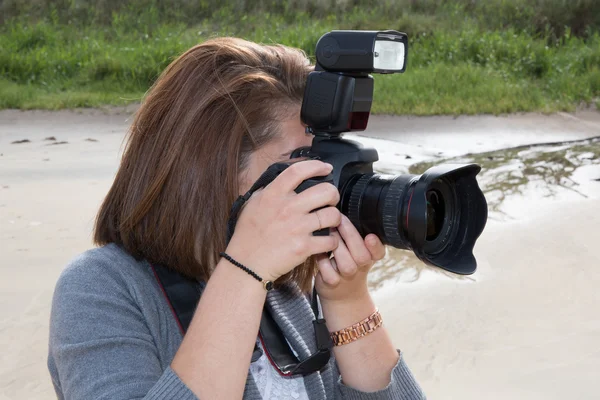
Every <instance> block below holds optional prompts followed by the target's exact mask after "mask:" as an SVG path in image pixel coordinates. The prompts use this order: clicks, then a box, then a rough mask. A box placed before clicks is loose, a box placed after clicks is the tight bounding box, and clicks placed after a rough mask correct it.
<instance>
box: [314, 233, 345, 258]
mask: <svg viewBox="0 0 600 400" xmlns="http://www.w3.org/2000/svg"><path fill="white" fill-rule="evenodd" d="M338 245H339V238H338V237H336V236H333V235H329V236H311V237H310V238H308V241H307V246H308V248H309V249H310V255H315V254H319V255H320V254H321V253H329V252H330V251H333V250H334V249H335V248H336V247H338Z"/></svg>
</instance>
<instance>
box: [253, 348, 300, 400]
mask: <svg viewBox="0 0 600 400" xmlns="http://www.w3.org/2000/svg"><path fill="white" fill-rule="evenodd" d="M257 343H258V347H260V349H261V350H262V355H261V356H260V358H259V359H258V360H256V361H255V362H253V363H251V364H250V372H252V377H253V378H254V380H255V381H256V386H258V391H259V392H260V395H261V397H262V398H263V400H308V394H307V393H306V388H305V387H304V378H303V377H302V375H295V376H293V377H286V376H282V375H281V374H280V373H279V372H278V371H277V370H276V369H275V367H274V366H273V365H271V362H270V361H269V359H268V358H267V356H266V355H265V349H264V348H263V346H262V343H261V342H260V340H259V341H257ZM290 347H291V346H290Z"/></svg>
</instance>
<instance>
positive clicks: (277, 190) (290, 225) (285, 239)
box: [226, 160, 341, 281]
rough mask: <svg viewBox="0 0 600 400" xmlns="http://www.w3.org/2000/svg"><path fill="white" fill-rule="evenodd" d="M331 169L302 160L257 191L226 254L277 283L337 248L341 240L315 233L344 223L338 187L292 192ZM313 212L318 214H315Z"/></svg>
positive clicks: (311, 161)
mask: <svg viewBox="0 0 600 400" xmlns="http://www.w3.org/2000/svg"><path fill="white" fill-rule="evenodd" d="M332 169H333V167H332V166H331V164H326V163H324V162H321V161H317V160H308V161H299V162H296V163H294V164H292V165H291V166H289V167H288V168H287V169H285V170H284V171H283V172H282V173H281V174H280V175H279V176H278V177H277V178H275V179H274V180H273V182H271V183H270V184H269V185H267V186H266V187H265V188H264V189H262V190H259V191H257V192H255V193H254V194H253V195H252V197H250V199H249V200H248V202H247V203H246V205H245V206H244V208H243V209H242V212H241V213H240V216H239V219H238V221H237V224H236V227H235V232H234V234H233V236H232V238H231V241H230V242H229V245H228V246H227V250H226V252H227V254H229V255H230V256H231V257H233V258H234V259H235V260H236V261H238V262H240V263H242V264H243V265H245V266H247V267H248V268H250V269H251V270H253V271H255V272H256V273H257V274H258V275H260V276H261V277H262V278H263V279H265V280H271V281H274V280H276V279H277V278H279V277H280V276H282V275H285V274H286V273H288V272H289V271H291V270H292V269H294V267H296V266H297V265H299V264H301V263H303V262H304V261H305V260H306V259H307V258H308V257H310V256H311V255H314V254H320V253H326V252H329V251H333V250H334V249H335V248H337V246H338V239H337V237H335V236H333V235H329V236H313V235H312V233H313V232H314V231H317V230H319V229H322V228H332V227H337V226H338V225H339V224H340V222H341V213H340V211H339V210H338V209H337V208H336V207H335V206H336V205H337V203H338V202H339V199H340V195H339V192H338V190H337V188H336V187H335V186H334V185H332V184H330V183H320V184H318V185H315V186H312V187H310V188H309V189H306V190H304V191H302V192H301V193H296V192H295V191H294V189H296V188H297V187H298V186H299V185H300V184H301V183H302V182H303V181H305V180H306V179H309V178H312V177H315V176H325V175H327V174H329V173H330V172H331V171H332ZM322 207H324V208H322ZM315 209H319V210H317V211H315V212H311V211H313V210H315Z"/></svg>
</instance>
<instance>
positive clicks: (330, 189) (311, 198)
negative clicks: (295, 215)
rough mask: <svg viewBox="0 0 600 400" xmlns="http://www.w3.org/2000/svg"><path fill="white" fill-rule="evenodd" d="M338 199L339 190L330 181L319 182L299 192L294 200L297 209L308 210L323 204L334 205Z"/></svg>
mask: <svg viewBox="0 0 600 400" xmlns="http://www.w3.org/2000/svg"><path fill="white" fill-rule="evenodd" d="M339 201H340V192H339V191H338V189H337V188H336V187H335V186H334V185H332V184H331V183H326V182H324V183H319V184H318V185H315V186H312V187H310V188H308V189H306V190H304V191H303V192H301V193H299V194H298V195H297V196H296V197H295V198H294V202H295V203H296V204H297V205H298V209H299V210H302V211H304V212H310V211H312V210H316V209H317V208H321V207H324V206H336V205H337V203H338V202H339Z"/></svg>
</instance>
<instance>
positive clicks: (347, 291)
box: [316, 216, 385, 302]
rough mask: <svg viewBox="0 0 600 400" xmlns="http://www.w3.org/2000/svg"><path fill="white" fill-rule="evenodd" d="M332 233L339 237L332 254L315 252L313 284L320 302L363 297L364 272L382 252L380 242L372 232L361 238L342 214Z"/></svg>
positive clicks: (383, 249)
mask: <svg viewBox="0 0 600 400" xmlns="http://www.w3.org/2000/svg"><path fill="white" fill-rule="evenodd" d="M332 235H333V236H335V237H337V238H338V239H339V245H338V246H337V248H336V249H335V250H334V251H333V258H331V259H330V258H329V257H328V256H327V255H326V254H319V255H318V256H317V263H318V266H319V274H318V275H317V280H316V287H317V293H319V298H320V299H321V302H327V301H336V302H337V301H343V302H344V301H348V300H356V299H363V298H367V297H368V288H367V274H368V273H369V271H370V269H371V267H373V264H375V262H376V261H379V260H381V259H382V258H383V257H384V256H385V247H384V245H383V244H382V243H381V241H380V240H379V238H378V237H377V236H376V235H374V234H369V235H367V236H366V237H365V238H364V239H363V238H362V237H361V235H360V233H358V231H357V230H356V228H355V227H354V225H352V222H350V220H349V219H348V218H347V217H346V216H342V222H341V224H340V225H339V226H338V228H337V231H335V232H333V233H332Z"/></svg>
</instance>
